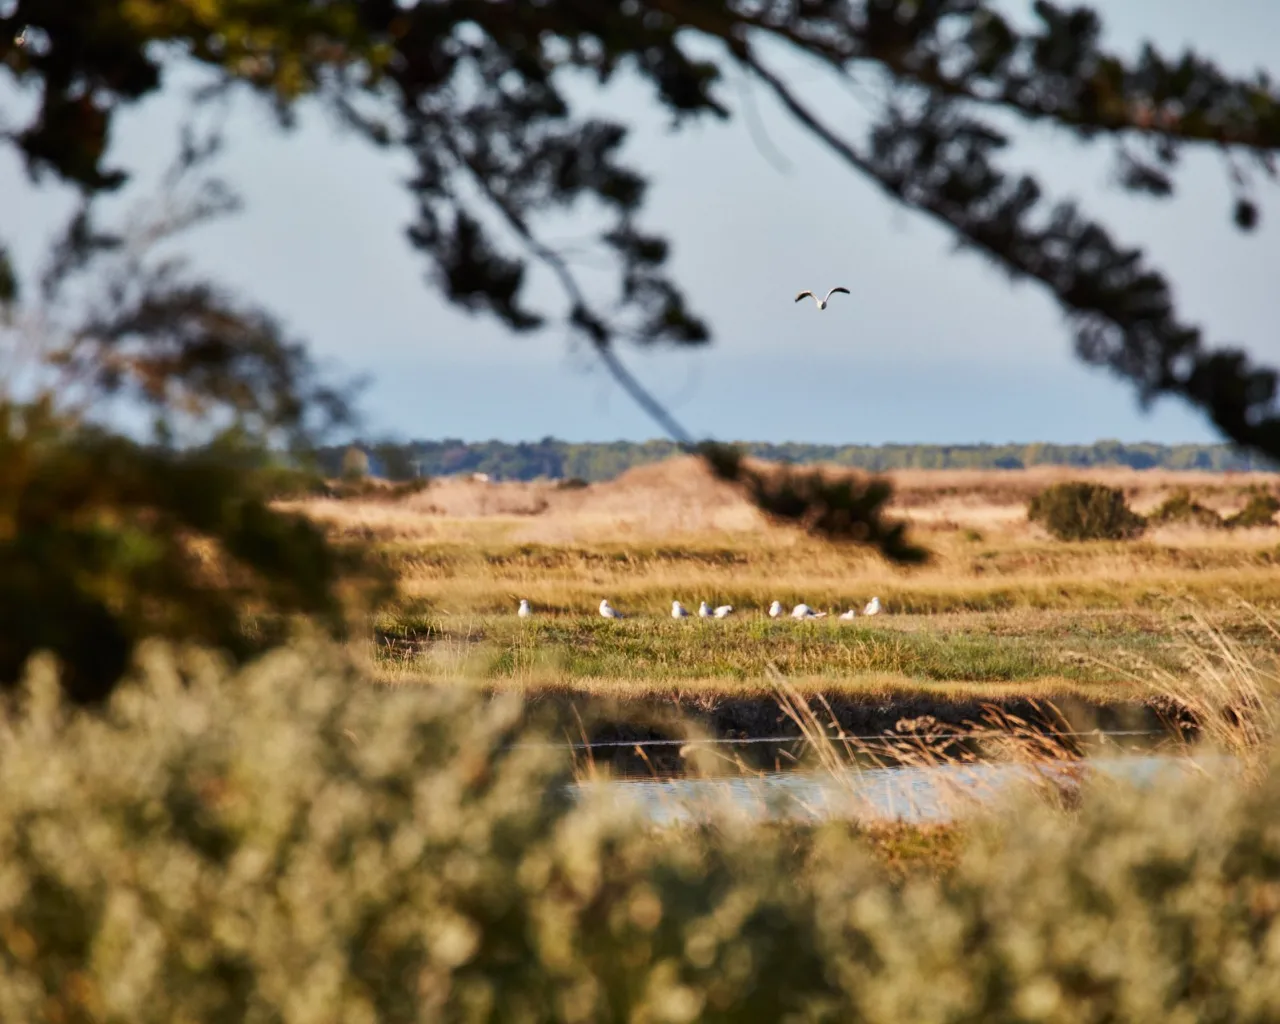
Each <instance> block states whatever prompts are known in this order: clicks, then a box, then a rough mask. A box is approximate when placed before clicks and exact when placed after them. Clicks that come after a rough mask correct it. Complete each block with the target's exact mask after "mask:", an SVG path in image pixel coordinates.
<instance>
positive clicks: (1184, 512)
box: [1147, 488, 1223, 529]
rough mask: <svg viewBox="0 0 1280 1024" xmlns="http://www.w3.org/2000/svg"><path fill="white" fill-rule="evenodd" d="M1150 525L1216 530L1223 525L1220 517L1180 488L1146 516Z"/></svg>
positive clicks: (1184, 489)
mask: <svg viewBox="0 0 1280 1024" xmlns="http://www.w3.org/2000/svg"><path fill="white" fill-rule="evenodd" d="M1147 522H1148V523H1149V524H1151V525H1153V526H1154V525H1160V526H1173V525H1177V524H1188V525H1193V526H1202V527H1205V528H1206V529H1217V528H1218V527H1221V526H1222V525H1223V521H1222V517H1221V516H1220V515H1218V513H1217V512H1215V511H1214V510H1213V509H1211V508H1206V507H1205V506H1204V505H1201V504H1200V503H1199V502H1198V501H1195V500H1194V499H1193V498H1192V497H1191V492H1190V491H1188V490H1187V489H1186V488H1180V489H1179V490H1177V491H1175V492H1174V493H1173V494H1171V495H1169V497H1167V498H1166V499H1165V500H1164V502H1163V503H1162V504H1161V505H1160V507H1159V508H1158V509H1156V510H1155V511H1154V512H1152V513H1151V514H1150V515H1149V516H1147Z"/></svg>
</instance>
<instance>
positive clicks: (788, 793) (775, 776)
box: [578, 754, 1227, 825]
mask: <svg viewBox="0 0 1280 1024" xmlns="http://www.w3.org/2000/svg"><path fill="white" fill-rule="evenodd" d="M1226 763H1227V759H1226V758H1219V757H1215V758H1207V757H1206V758H1198V759H1195V760H1192V759H1191V758H1188V757H1185V756H1175V755H1165V754H1121V755H1117V756H1110V757H1091V758H1087V759H1085V760H1083V761H1074V762H1069V761H1059V762H1050V763H1047V764H1041V765H1037V766H1035V767H1032V766H1030V765H1026V764H1011V763H987V764H972V765H940V766H936V767H901V768H850V769H848V770H846V771H840V772H832V771H782V772H764V773H761V774H759V775H750V776H745V777H726V778H709V779H708V778H672V779H657V778H655V779H610V780H607V781H595V782H592V781H584V782H581V783H578V789H579V791H580V792H583V793H585V792H587V791H590V790H592V789H593V788H595V789H599V788H601V787H603V788H604V789H605V791H606V793H607V795H608V797H609V798H610V799H612V800H617V801H622V802H631V803H632V804H633V805H636V806H638V807H639V809H640V810H641V811H643V812H644V813H645V814H646V815H647V816H648V817H649V818H650V820H652V821H653V822H654V823H655V824H662V825H666V824H675V823H681V822H690V821H700V820H706V819H707V818H709V817H712V816H715V815H716V814H717V813H722V812H723V811H724V810H725V809H726V805H727V807H728V809H730V810H732V811H736V812H739V813H746V814H748V815H750V816H753V817H758V818H762V819H770V820H785V819H791V820H799V821H815V820H820V819H823V818H831V817H839V818H849V819H857V820H865V821H888V820H895V819H896V820H899V821H913V822H922V823H924V822H945V821H949V820H953V819H954V818H956V817H958V816H961V815H963V814H965V813H966V812H968V811H971V810H973V809H975V808H979V807H981V806H982V805H984V804H990V803H991V802H992V801H993V800H995V799H997V798H998V797H999V796H1001V795H1002V794H1004V793H1007V792H1008V791H1009V789H1010V787H1011V786H1013V785H1015V784H1017V783H1019V782H1021V783H1026V782H1030V781H1035V780H1036V776H1037V773H1039V775H1040V778H1041V779H1042V780H1045V781H1049V780H1054V781H1058V782H1060V783H1062V784H1064V785H1066V786H1068V787H1070V786H1073V785H1075V784H1076V782H1077V780H1079V779H1081V778H1087V777H1089V776H1090V775H1093V776H1104V777H1111V778H1116V779H1121V780H1124V781H1127V782H1129V783H1132V784H1135V785H1140V786H1147V785H1151V784H1152V783H1153V782H1154V781H1156V780H1158V779H1159V778H1161V777H1162V776H1171V775H1172V776H1176V775H1177V774H1178V773H1182V772H1189V771H1206V770H1219V769H1221V768H1222V767H1225V765H1226Z"/></svg>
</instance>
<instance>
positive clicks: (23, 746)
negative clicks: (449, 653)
mask: <svg viewBox="0 0 1280 1024" xmlns="http://www.w3.org/2000/svg"><path fill="white" fill-rule="evenodd" d="M144 664H145V669H144V671H143V673H142V675H141V676H140V678H139V679H138V680H137V681H136V682H134V683H133V684H130V685H128V686H125V687H122V688H121V689H120V690H118V691H117V692H116V694H115V695H114V697H113V699H112V702H111V704H110V706H109V708H108V709H107V711H106V712H105V714H103V715H101V716H95V715H90V714H87V713H84V712H73V711H69V710H67V709H66V708H64V707H63V706H61V705H60V704H59V703H58V699H57V688H56V686H55V685H54V683H53V680H52V678H51V675H50V673H49V672H48V670H46V669H44V668H37V669H36V670H34V671H33V672H32V673H31V675H30V677H29V679H28V682H27V692H28V693H29V697H28V700H27V705H26V707H25V709H24V710H22V711H20V712H13V713H11V714H10V715H9V716H8V719H7V720H6V721H5V722H3V723H0V733H3V740H4V741H3V742H2V743H0V863H3V864H4V872H3V879H2V881H0V956H3V957H4V963H5V969H4V971H3V972H0V1019H3V1020H6V1021H8V1020H13V1021H19V1020H21V1021H38V1020H55V1019H56V1020H67V1021H71V1020H79V1021H89V1020H100V1021H124V1020H127V1021H131V1022H138V1024H146V1022H150V1021H171V1020H235V1021H241V1020H278V1021H289V1022H294V1024H308V1022H321V1021H323V1022H328V1021H333V1020H379V1021H384V1022H391V1024H396V1022H410V1021H480V1020H545V1021H563V1022H570V1021H602V1022H605V1021H638V1020H644V1021H666V1022H672V1021H693V1020H698V1021H729V1020H735V1021H736V1020H760V1021H775V1020H815V1021H816V1020H824V1021H837V1020H838V1021H859V1022H869V1024H900V1022H902V1021H933V1022H949V1021H955V1022H959V1021H973V1020H982V1021H985V1022H993V1024H999V1022H1005V1021H1027V1020H1037V1021H1042V1022H1047V1024H1056V1022H1067V1021H1103V1020H1136V1019H1150V1018H1154V1017H1155V1016H1157V1015H1158V1016H1159V1017H1160V1018H1161V1019H1170V1020H1209V1019H1212V1020H1266V1019H1274V1018H1275V1017H1276V1015H1277V1013H1278V1012H1280V970H1277V967H1278V966H1280V900H1278V899H1277V896H1276V893H1277V888H1278V883H1280V878H1278V873H1277V869H1276V865H1277V864H1280V830H1277V829H1276V828H1275V827H1274V826H1273V824H1272V823H1273V822H1274V821H1276V820H1277V817H1278V816H1280V777H1278V776H1277V774H1276V773H1275V772H1274V771H1271V772H1269V773H1267V774H1265V775H1264V776H1263V777H1262V779H1261V781H1260V782H1259V783H1258V784H1256V785H1255V786H1253V787H1245V786H1241V785H1240V784H1239V783H1237V782H1233V781H1231V780H1228V779H1226V778H1225V777H1222V776H1215V775H1214V774H1213V773H1199V774H1194V775H1193V774H1192V773H1185V774H1184V773H1172V774H1171V776H1170V777H1169V778H1167V779H1166V780H1164V781H1158V782H1157V784H1156V785H1155V786H1153V787H1152V788H1149V789H1146V790H1144V791H1142V792H1137V791H1134V790H1131V789H1129V788H1127V787H1124V786H1121V785H1119V784H1110V785H1099V786H1092V787H1087V792H1086V797H1085V799H1084V801H1083V803H1082V805H1081V807H1080V809H1079V810H1078V811H1076V812H1074V813H1072V814H1069V815H1068V814H1063V813H1062V812H1060V811H1059V812H1054V811H1052V810H1050V809H1049V808H1048V807H1046V806H1043V805H1034V804H1033V805H1028V806H1026V807H1020V808H1018V813H1017V814H1014V815H1008V816H1005V817H1003V818H1000V819H997V820H995V821H993V822H992V823H991V824H990V825H989V826H984V827H981V828H976V829H975V830H974V834H973V837H972V838H971V839H970V841H969V846H968V848H967V849H966V850H965V851H964V853H963V855H962V856H961V858H960V860H959V862H958V863H957V864H956V866H955V867H954V869H952V870H951V871H949V872H948V873H947V875H946V877H945V879H942V880H936V879H933V878H930V877H928V876H927V875H914V876H911V877H910V878H909V879H908V880H906V881H905V882H902V881H895V880H894V879H893V878H892V877H890V876H889V875H887V874H886V873H885V872H884V871H882V869H881V868H880V867H878V865H877V864H876V862H875V861H874V860H873V858H872V857H871V856H870V854H869V853H868V851H867V849H866V848H865V847H864V845H863V843H862V841H861V839H860V838H859V836H858V835H857V833H856V829H854V828H852V827H850V826H846V825H841V824H830V825H826V826H822V827H817V828H811V829H805V828H800V827H798V826H790V827H786V826H784V827H778V826H774V827H766V826H758V825H752V824H750V823H747V822H745V821H743V820H741V819H737V818H725V819H723V820H719V821H717V822H716V823H715V827H705V828H702V827H699V828H693V827H689V828H682V829H676V830H655V829H653V828H651V827H647V826H646V825H645V824H644V823H642V822H639V821H637V820H636V819H634V818H632V817H629V816H628V814H627V813H626V812H625V811H624V810H623V807H622V805H620V804H619V803H617V802H616V801H607V800H597V799H595V798H593V797H592V795H591V794H590V793H589V792H587V793H584V794H583V796H582V798H581V799H578V800H575V799H572V798H571V797H570V795H569V793H568V792H567V784H568V783H569V781H570V775H569V773H568V770H567V765H566V761H565V759H564V758H563V757H562V756H561V754H560V753H559V752H557V751H556V750H554V749H552V748H550V747H549V746H548V745H547V744H532V745H531V744H526V743H523V742H521V743H516V742H513V741H517V740H523V739H526V738H527V739H536V738H538V737H540V736H541V733H539V732H538V731H537V730H535V729H532V728H531V727H527V726H524V725H522V724H521V720H520V719H521V715H522V713H523V712H522V710H521V706H520V705H519V704H518V703H514V702H513V701H514V700H515V699H514V698H511V697H507V698H503V699H499V700H494V701H489V702H485V701H483V700H482V699H480V698H477V697H475V696H472V695H470V694H469V693H463V692H459V691H410V690H402V691H396V692H390V693H381V694H376V695H374V694H370V693H369V692H368V691H367V690H366V689H364V688H363V687H361V686H359V685H358V680H357V679H356V678H354V677H351V676H349V675H348V674H347V673H346V671H345V670H343V669H340V668H337V667H335V666H336V665H338V664H339V659H338V658H337V656H336V655H335V653H334V651H333V650H331V649H329V648H320V647H317V648H316V649H314V650H305V649H302V648H296V649H293V650H282V651H278V652H276V653H273V654H272V655H270V656H269V657H268V658H266V659H264V660H263V661H261V662H259V663H257V664H255V665H252V666H250V667H249V668H248V669H246V670H243V671H241V672H240V673H238V674H237V675H235V676H234V677H228V676H227V675H226V674H225V673H224V672H223V671H222V670H221V669H220V668H219V667H218V666H217V664H216V663H213V662H207V661H204V660H202V659H201V658H200V657H198V656H196V655H188V656H186V657H185V658H184V659H179V658H177V657H176V656H171V655H169V654H166V653H164V652H163V651H160V650H158V649H151V650H149V651H147V652H146V653H145V658H144ZM184 680H185V685H183V682H184ZM1192 822H1194V826H1193V825H1192V824H1191V823H1192Z"/></svg>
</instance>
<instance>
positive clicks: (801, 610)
mask: <svg viewBox="0 0 1280 1024" xmlns="http://www.w3.org/2000/svg"><path fill="white" fill-rule="evenodd" d="M882 610H883V607H882V606H881V604H880V598H878V597H873V598H872V599H871V600H870V601H868V602H867V604H866V607H864V608H863V609H862V612H861V613H859V612H858V610H857V609H856V608H850V609H849V610H848V611H846V612H842V613H841V614H839V615H838V616H836V618H838V619H845V620H848V619H853V618H856V617H857V616H858V615H859V614H862V615H879V614H880V612H881V611H882ZM784 611H785V609H784V608H783V607H782V602H781V601H774V602H773V604H771V605H769V618H771V619H778V618H781V617H782V615H783V612H784ZM516 614H517V615H519V616H520V618H522V619H527V618H529V616H531V615H532V614H533V609H532V608H531V607H530V606H529V602H528V601H527V600H526V599H525V598H521V599H520V607H519V609H518V610H517V611H516ZM691 614H692V613H691V612H690V611H689V609H688V608H686V607H685V606H684V605H682V604H681V603H680V602H679V601H672V602H671V617H672V618H673V619H687V618H690V617H691ZM732 614H733V605H731V604H722V605H720V606H719V607H718V608H712V607H711V606H710V605H709V604H707V602H706V601H703V602H701V603H700V604H699V605H698V617H699V618H701V619H727V618H728V617H729V616H730V615H732ZM827 614H828V613H827V612H820V611H817V610H816V609H813V608H810V607H809V606H808V605H807V604H798V605H796V606H795V607H794V608H792V609H791V618H793V619H825V618H826V617H827ZM600 617H601V618H603V619H625V618H626V616H625V615H623V614H622V612H620V611H618V609H617V608H615V607H614V606H613V605H611V604H610V603H609V599H608V598H605V599H604V600H602V601H601V602H600Z"/></svg>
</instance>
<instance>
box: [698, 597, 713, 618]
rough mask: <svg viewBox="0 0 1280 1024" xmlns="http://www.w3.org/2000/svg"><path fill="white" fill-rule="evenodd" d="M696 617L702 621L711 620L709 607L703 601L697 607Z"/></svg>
mask: <svg viewBox="0 0 1280 1024" xmlns="http://www.w3.org/2000/svg"><path fill="white" fill-rule="evenodd" d="M698 615H699V616H700V617H701V618H704V619H709V618H711V605H709V604H707V602H706V601H703V602H702V604H700V605H698Z"/></svg>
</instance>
